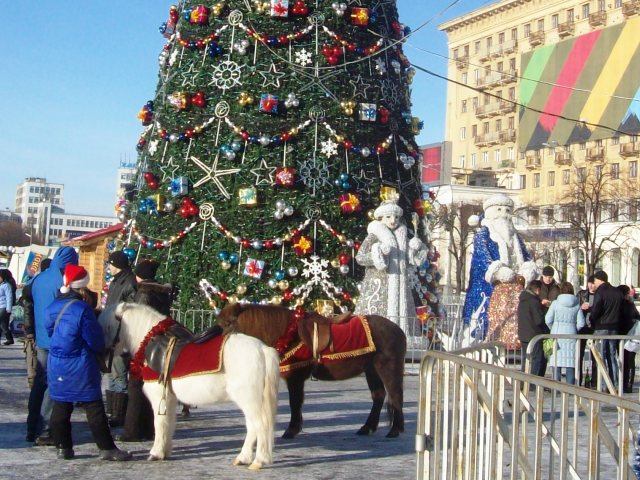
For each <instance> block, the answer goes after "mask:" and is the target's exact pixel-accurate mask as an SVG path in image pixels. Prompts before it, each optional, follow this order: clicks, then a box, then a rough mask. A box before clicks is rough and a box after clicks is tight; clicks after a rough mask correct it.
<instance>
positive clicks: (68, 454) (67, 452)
mask: <svg viewBox="0 0 640 480" xmlns="http://www.w3.org/2000/svg"><path fill="white" fill-rule="evenodd" d="M75 455H76V454H75V452H74V451H73V448H58V458H60V459H63V460H71V459H72V458H73V457H75Z"/></svg>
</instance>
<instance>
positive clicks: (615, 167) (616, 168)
mask: <svg viewBox="0 0 640 480" xmlns="http://www.w3.org/2000/svg"><path fill="white" fill-rule="evenodd" d="M611 178H613V179H614V180H617V179H619V178H620V164H619V163H612V164H611Z"/></svg>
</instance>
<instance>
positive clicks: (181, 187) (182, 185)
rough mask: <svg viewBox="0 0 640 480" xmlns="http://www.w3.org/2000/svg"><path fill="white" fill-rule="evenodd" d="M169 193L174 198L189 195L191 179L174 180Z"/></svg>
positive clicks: (180, 178)
mask: <svg viewBox="0 0 640 480" xmlns="http://www.w3.org/2000/svg"><path fill="white" fill-rule="evenodd" d="M169 191H170V192H171V195H172V196H173V197H181V196H184V195H187V194H188V193H189V179H188V178H187V177H176V178H172V179H171V182H170V184H169Z"/></svg>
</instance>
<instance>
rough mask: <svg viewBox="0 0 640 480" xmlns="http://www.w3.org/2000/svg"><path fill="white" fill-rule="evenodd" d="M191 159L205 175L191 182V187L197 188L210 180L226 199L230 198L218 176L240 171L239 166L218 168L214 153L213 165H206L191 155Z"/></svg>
mask: <svg viewBox="0 0 640 480" xmlns="http://www.w3.org/2000/svg"><path fill="white" fill-rule="evenodd" d="M191 160H192V161H193V163H195V164H196V165H197V166H198V167H199V168H200V169H201V170H202V171H203V172H204V173H205V174H206V175H205V176H204V177H202V178H201V179H200V180H198V181H197V182H196V183H194V184H193V188H198V187H199V186H200V185H204V184H205V183H207V182H209V181H211V182H213V183H214V185H215V186H216V187H218V190H219V191H220V193H221V194H222V196H223V197H225V198H226V199H227V200H229V199H230V198H231V195H229V192H228V191H227V189H226V188H225V187H224V185H222V182H221V181H220V177H224V176H227V175H234V174H236V173H238V172H239V171H240V169H239V168H227V169H225V170H218V154H216V158H215V159H214V160H213V165H211V166H210V167H209V166H208V165H206V164H205V163H204V162H202V161H200V159H198V158H196V157H194V156H192V157H191Z"/></svg>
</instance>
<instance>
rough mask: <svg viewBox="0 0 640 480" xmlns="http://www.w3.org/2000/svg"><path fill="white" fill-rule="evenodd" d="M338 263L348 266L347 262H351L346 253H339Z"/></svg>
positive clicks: (349, 256)
mask: <svg viewBox="0 0 640 480" xmlns="http://www.w3.org/2000/svg"><path fill="white" fill-rule="evenodd" d="M338 261H339V262H340V265H349V262H350V261H351V255H349V254H348V253H341V254H340V256H339V257H338Z"/></svg>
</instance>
